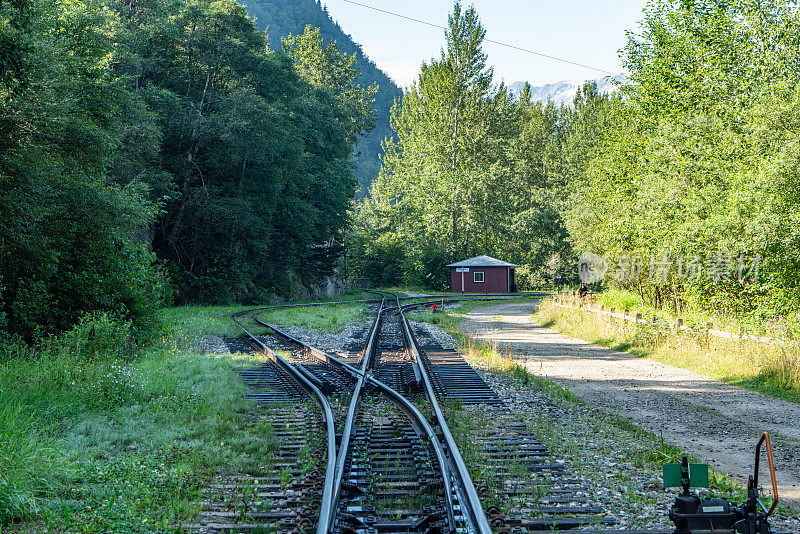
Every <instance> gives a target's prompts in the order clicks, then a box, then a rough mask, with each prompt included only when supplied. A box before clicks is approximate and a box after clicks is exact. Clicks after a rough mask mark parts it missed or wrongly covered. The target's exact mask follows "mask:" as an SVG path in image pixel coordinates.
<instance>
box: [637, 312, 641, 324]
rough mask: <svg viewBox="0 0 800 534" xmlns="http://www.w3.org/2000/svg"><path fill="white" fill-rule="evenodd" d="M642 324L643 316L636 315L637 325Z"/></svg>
mask: <svg viewBox="0 0 800 534" xmlns="http://www.w3.org/2000/svg"><path fill="white" fill-rule="evenodd" d="M641 322H642V314H641V313H637V314H636V324H639V323H641Z"/></svg>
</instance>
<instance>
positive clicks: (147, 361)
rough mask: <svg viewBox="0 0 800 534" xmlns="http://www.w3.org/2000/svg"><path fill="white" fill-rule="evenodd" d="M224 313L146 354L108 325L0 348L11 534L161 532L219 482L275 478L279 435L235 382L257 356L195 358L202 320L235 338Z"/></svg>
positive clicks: (0, 469)
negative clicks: (223, 477) (225, 477)
mask: <svg viewBox="0 0 800 534" xmlns="http://www.w3.org/2000/svg"><path fill="white" fill-rule="evenodd" d="M220 310H221V308H219V309H218V308H214V309H212V310H206V311H207V317H206V318H202V319H200V318H198V319H196V320H194V321H187V322H181V321H175V326H174V328H173V329H171V330H170V331H169V332H168V333H165V334H164V335H163V337H162V338H161V339H160V340H158V341H157V342H155V343H154V344H152V345H151V346H149V347H147V348H146V349H140V350H139V351H134V350H132V349H131V348H130V347H131V345H130V343H129V342H130V337H129V335H128V332H127V331H126V327H125V325H115V324H114V323H113V322H111V321H108V319H106V318H104V317H99V318H95V319H94V320H87V321H85V322H84V323H83V324H81V325H79V327H77V328H76V329H75V331H73V332H70V333H68V334H66V335H64V336H62V337H61V338H58V339H51V340H49V341H46V342H43V343H42V344H41V345H39V346H37V347H33V348H29V347H24V346H21V345H13V346H4V347H3V348H0V436H2V439H0V528H2V530H3V532H6V531H10V532H14V531H20V532H30V531H35V532H63V531H65V530H69V531H70V532H137V533H139V532H142V533H144V532H163V531H165V530H169V528H170V526H171V525H173V524H175V523H177V522H180V521H182V520H185V519H187V518H189V517H192V516H193V515H194V514H195V513H196V511H197V509H198V504H197V502H198V500H199V498H200V490H201V488H202V487H203V485H204V484H205V482H206V481H207V480H208V479H209V477H211V476H212V475H214V474H217V473H225V472H233V471H235V472H244V473H252V474H259V473H265V472H267V469H268V468H269V466H270V464H271V461H272V460H271V454H272V451H273V450H274V446H272V445H271V444H272V443H274V437H273V436H272V434H271V427H268V426H266V425H264V424H261V423H259V419H258V417H253V414H254V413H255V414H256V416H258V414H259V410H260V408H258V407H255V406H254V405H252V404H251V403H249V402H247V401H245V400H244V399H243V397H242V393H243V388H244V386H243V384H242V382H241V380H240V379H239V378H238V376H237V374H236V373H234V372H233V370H234V369H235V368H237V367H240V366H246V365H253V364H254V363H256V362H257V361H258V357H257V356H243V355H233V356H230V355H229V356H214V355H209V354H198V353H195V352H193V350H192V349H191V347H192V344H193V343H194V340H195V339H196V335H197V334H198V333H199V332H200V331H202V329H203V328H205V326H202V324H203V322H205V324H206V325H210V326H209V327H210V328H212V329H214V328H219V329H221V328H225V326H224V325H222V323H221V322H219V323H218V322H217V321H216V318H217V317H218V316H219V315H220V314H219V311H220ZM196 311H199V310H197V309H196ZM225 311H227V310H225ZM181 313H182V314H184V315H185V316H187V318H188V315H189V314H187V313H186V310H181V311H180V312H177V311H176V310H166V311H165V313H164V315H165V317H166V318H167V320H168V323H169V321H170V318H171V317H175V316H176V315H180V314H181ZM209 317H210V319H209ZM216 331H217V332H219V331H220V330H216Z"/></svg>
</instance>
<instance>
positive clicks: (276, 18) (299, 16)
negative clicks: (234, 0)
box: [239, 0, 403, 196]
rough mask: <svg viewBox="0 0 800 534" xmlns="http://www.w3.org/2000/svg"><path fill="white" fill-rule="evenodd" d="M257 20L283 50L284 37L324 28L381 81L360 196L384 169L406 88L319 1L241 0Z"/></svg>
mask: <svg viewBox="0 0 800 534" xmlns="http://www.w3.org/2000/svg"><path fill="white" fill-rule="evenodd" d="M239 1H240V2H241V3H242V4H243V5H245V7H246V8H247V11H248V13H249V14H250V16H251V17H253V18H254V19H255V21H256V26H257V27H258V28H259V29H261V30H263V31H266V32H267V35H268V36H269V45H270V48H271V49H272V50H280V49H281V37H285V36H287V35H289V34H290V33H291V34H295V35H297V34H300V33H303V31H304V30H305V28H306V25H308V24H310V25H312V26H315V27H317V28H319V29H320V34H321V35H322V38H323V39H324V40H325V42H326V43H327V42H328V41H330V40H333V41H336V46H337V47H338V48H339V50H340V51H341V52H344V53H346V54H348V55H350V54H356V65H357V66H358V69H359V70H360V71H361V76H360V79H359V82H360V83H363V84H364V85H371V84H373V83H377V84H378V93H377V94H376V95H375V110H376V111H377V113H378V117H377V121H376V123H375V128H374V129H373V130H372V131H371V132H370V133H369V134H367V135H366V136H365V137H364V138H363V139H362V140H361V141H360V142H359V144H358V146H357V147H356V152H357V154H356V155H355V156H354V157H353V160H354V163H355V166H356V177H357V178H358V185H359V189H360V191H359V196H363V195H364V194H366V192H367V191H368V190H369V186H370V184H371V183H372V180H374V179H375V177H376V176H378V171H379V170H380V168H381V162H380V159H379V158H380V156H381V155H382V154H383V149H382V148H381V142H382V141H383V139H384V138H386V137H391V136H392V135H393V134H392V130H391V128H390V127H389V114H390V110H391V109H392V105H393V104H394V101H395V99H400V98H401V97H402V96H403V91H402V89H400V88H399V87H398V86H397V84H395V83H394V82H393V81H392V80H391V78H389V77H388V76H387V75H386V73H384V72H383V71H382V70H380V69H379V68H378V67H377V66H376V65H375V63H373V62H372V60H370V59H369V58H368V57H367V56H366V54H364V52H363V51H362V50H361V46H360V45H359V44H358V43H356V42H355V41H353V38H352V37H350V35H348V34H346V33H345V32H344V31H343V30H342V28H341V27H340V26H339V24H338V23H336V22H335V21H334V20H333V19H332V18H331V16H330V14H329V13H328V10H327V8H325V7H324V6H322V5H321V4H320V2H319V1H318V0H239Z"/></svg>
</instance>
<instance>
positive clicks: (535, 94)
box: [508, 76, 622, 106]
mask: <svg viewBox="0 0 800 534" xmlns="http://www.w3.org/2000/svg"><path fill="white" fill-rule="evenodd" d="M615 79H622V78H620V77H612V76H608V77H606V78H600V79H599V80H594V81H595V82H597V89H598V90H599V91H600V92H601V93H614V92H616V91H618V90H619V87H617V85H616V84H615V83H614V80H615ZM584 83H585V82H575V81H571V80H562V81H560V82H555V83H548V84H547V85H540V86H537V87H531V99H532V100H533V101H535V102H547V101H548V100H550V101H552V102H553V104H555V105H556V106H560V105H561V104H566V105H567V106H571V105H572V100H573V99H574V98H575V95H576V94H577V92H578V88H579V87H582V86H583V84H584ZM523 87H525V82H514V83H512V84H511V85H509V86H508V90H509V92H511V94H513V95H514V96H519V93H520V92H521V91H522V88H523Z"/></svg>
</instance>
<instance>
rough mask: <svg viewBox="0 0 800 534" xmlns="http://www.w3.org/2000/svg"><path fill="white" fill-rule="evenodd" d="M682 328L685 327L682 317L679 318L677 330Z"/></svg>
mask: <svg viewBox="0 0 800 534" xmlns="http://www.w3.org/2000/svg"><path fill="white" fill-rule="evenodd" d="M682 326H683V319H681V318H680V317H678V322H677V324H676V325H675V328H677V329H678V330H680V329H681V327H682Z"/></svg>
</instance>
